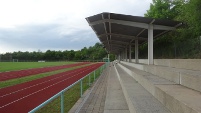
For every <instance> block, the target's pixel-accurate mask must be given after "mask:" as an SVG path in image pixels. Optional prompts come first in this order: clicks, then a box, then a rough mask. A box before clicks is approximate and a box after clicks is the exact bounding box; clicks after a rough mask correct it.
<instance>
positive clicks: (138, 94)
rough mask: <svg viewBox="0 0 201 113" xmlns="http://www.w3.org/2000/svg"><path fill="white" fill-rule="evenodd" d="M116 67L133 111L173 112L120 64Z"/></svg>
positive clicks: (148, 112)
mask: <svg viewBox="0 0 201 113" xmlns="http://www.w3.org/2000/svg"><path fill="white" fill-rule="evenodd" d="M116 69H117V70H116V71H117V75H118V77H119V80H120V83H121V86H122V89H123V92H124V95H125V97H126V100H127V103H128V106H129V110H130V112H131V113H171V112H170V111H169V110H168V109H167V108H166V107H165V106H164V105H162V104H161V103H160V102H159V101H158V100H157V99H156V98H154V96H153V95H151V94H150V93H149V92H148V91H147V90H146V89H145V88H143V87H142V86H141V85H140V84H139V83H138V82H137V81H136V80H134V79H133V78H132V77H131V76H130V75H129V74H127V73H126V72H125V71H124V70H122V69H121V68H120V66H119V65H116Z"/></svg>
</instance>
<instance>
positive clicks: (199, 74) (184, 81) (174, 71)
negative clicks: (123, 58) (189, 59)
mask: <svg viewBox="0 0 201 113" xmlns="http://www.w3.org/2000/svg"><path fill="white" fill-rule="evenodd" d="M122 64H124V65H127V66H130V67H134V68H137V69H139V70H143V71H146V72H148V73H151V74H153V75H157V76H159V77H162V78H165V79H167V80H170V81H173V82H175V83H177V84H180V85H183V86H186V87H188V88H191V89H194V90H197V91H200V92H201V87H200V86H201V71H199V70H189V69H180V68H172V67H167V66H159V65H146V64H134V63H128V62H122Z"/></svg>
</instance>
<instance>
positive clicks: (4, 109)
mask: <svg viewBox="0 0 201 113" xmlns="http://www.w3.org/2000/svg"><path fill="white" fill-rule="evenodd" d="M101 65H103V63H96V64H93V65H90V66H86V67H82V68H79V69H75V70H71V71H67V72H63V73H59V74H55V75H52V76H48V77H45V78H41V79H38V80H34V81H30V82H27V83H23V84H19V85H15V86H11V87H7V88H3V89H0V113H27V112H29V111H30V110H32V109H33V108H35V107H36V106H38V105H40V104H41V103H43V102H44V101H46V100H47V99H49V98H50V97H52V96H53V95H55V94H57V93H58V92H60V91H61V90H63V89H64V88H66V87H68V86H69V85H71V84H73V83H74V82H76V81H77V80H79V79H80V78H82V77H84V76H85V75H87V74H89V73H90V72H92V71H93V70H95V69H97V68H98V67H100V66H101Z"/></svg>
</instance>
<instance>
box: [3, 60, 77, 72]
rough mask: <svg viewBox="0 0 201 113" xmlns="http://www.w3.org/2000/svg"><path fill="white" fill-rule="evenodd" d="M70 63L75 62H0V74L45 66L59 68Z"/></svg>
mask: <svg viewBox="0 0 201 113" xmlns="http://www.w3.org/2000/svg"><path fill="white" fill-rule="evenodd" d="M72 63H75V62H0V72H5V71H13V70H21V69H29V68H40V67H47V66H59V65H65V64H72Z"/></svg>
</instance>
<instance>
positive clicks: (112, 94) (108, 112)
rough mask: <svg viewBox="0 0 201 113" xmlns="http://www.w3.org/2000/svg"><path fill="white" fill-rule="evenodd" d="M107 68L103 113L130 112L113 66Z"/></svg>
mask: <svg viewBox="0 0 201 113" xmlns="http://www.w3.org/2000/svg"><path fill="white" fill-rule="evenodd" d="M109 68H110V69H109V75H108V81H107V93H106V101H105V106H104V113H130V112H129V109H128V105H127V102H126V99H125V96H124V94H123V91H122V87H121V85H120V82H119V80H118V78H117V73H116V71H115V69H114V66H112V65H110V67H109Z"/></svg>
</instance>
